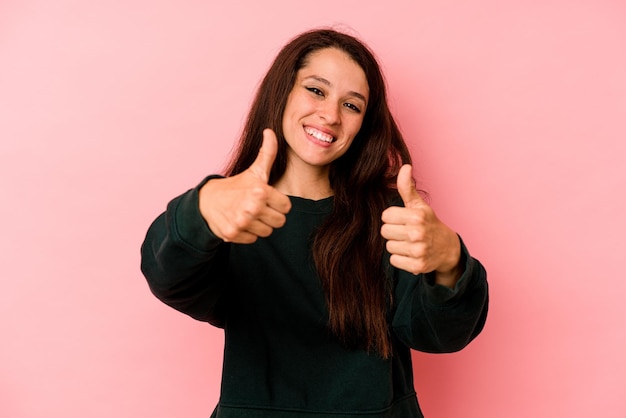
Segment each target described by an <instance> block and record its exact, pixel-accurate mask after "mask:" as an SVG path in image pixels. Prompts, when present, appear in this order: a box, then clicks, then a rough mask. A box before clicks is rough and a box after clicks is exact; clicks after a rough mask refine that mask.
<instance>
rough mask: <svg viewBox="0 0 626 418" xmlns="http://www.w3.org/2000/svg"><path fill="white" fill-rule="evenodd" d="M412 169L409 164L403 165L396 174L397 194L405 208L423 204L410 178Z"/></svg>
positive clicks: (411, 177)
mask: <svg viewBox="0 0 626 418" xmlns="http://www.w3.org/2000/svg"><path fill="white" fill-rule="evenodd" d="M412 172H413V168H412V167H411V166H410V165H409V164H405V165H403V166H402V167H401V168H400V171H399V172H398V179H397V185H398V193H400V197H401V198H402V201H403V202H404V206H405V207H407V208H411V207H416V206H419V205H421V204H423V203H424V200H423V199H422V197H421V196H420V194H419V193H418V192H417V190H416V189H415V185H414V183H413V176H412Z"/></svg>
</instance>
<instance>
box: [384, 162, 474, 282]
mask: <svg viewBox="0 0 626 418" xmlns="http://www.w3.org/2000/svg"><path fill="white" fill-rule="evenodd" d="M411 172H412V168H411V166H410V165H404V166H402V168H401V169H400V172H399V173H398V180H397V182H398V183H397V184H398V192H399V193H400V197H402V200H403V202H404V207H397V206H392V207H389V208H387V209H386V210H385V211H384V212H383V214H382V220H383V226H382V228H381V235H382V236H383V238H385V239H386V240H387V251H389V253H390V254H391V259H390V262H391V264H392V265H393V266H395V267H397V268H399V269H402V270H406V271H408V272H410V273H413V274H420V273H431V272H435V282H436V283H439V284H442V285H444V286H448V287H454V285H455V284H456V281H457V280H458V279H459V277H460V276H461V273H462V271H461V268H460V266H459V260H460V258H461V244H460V241H459V237H458V236H457V234H456V233H455V232H454V231H452V230H451V229H450V228H449V227H448V226H447V225H445V224H444V223H443V222H441V221H440V220H439V219H438V218H437V216H436V215H435V212H434V211H433V210H432V209H431V207H430V206H428V204H426V202H425V201H424V200H423V199H422V197H421V196H420V194H419V193H418V191H417V190H416V189H415V186H414V185H413V179H412V175H411Z"/></svg>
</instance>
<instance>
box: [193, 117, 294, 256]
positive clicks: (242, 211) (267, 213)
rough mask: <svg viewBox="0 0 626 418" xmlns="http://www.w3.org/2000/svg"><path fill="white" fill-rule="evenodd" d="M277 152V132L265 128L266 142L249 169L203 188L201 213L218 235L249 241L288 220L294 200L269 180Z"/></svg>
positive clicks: (264, 140) (230, 240) (240, 241)
mask: <svg viewBox="0 0 626 418" xmlns="http://www.w3.org/2000/svg"><path fill="white" fill-rule="evenodd" d="M277 152H278V141H277V139H276V134H275V133H274V132H273V131H272V130H271V129H265V130H264V131H263V145H262V146H261V149H260V150H259V154H258V156H257V158H256V160H255V161H254V162H253V163H252V165H251V166H250V167H248V169H247V170H245V171H243V172H241V173H239V174H237V175H235V176H232V177H227V178H223V179H213V180H210V181H208V182H207V183H206V184H205V185H204V186H203V187H202V188H201V189H200V194H199V199H200V203H199V204H200V213H201V214H202V216H203V217H204V219H205V221H206V222H207V224H208V225H209V228H210V229H211V231H213V233H214V234H215V235H216V236H217V237H219V238H221V239H223V240H224V241H227V242H235V243H240V244H249V243H252V242H254V241H256V240H257V238H258V237H267V236H269V235H270V234H271V233H272V231H273V230H274V229H276V228H280V227H281V226H283V225H284V224H285V221H286V217H285V215H286V214H287V213H288V212H289V210H290V209H291V202H290V201H289V198H288V197H287V196H286V195H284V194H282V193H280V192H279V191H278V190H276V189H275V188H273V187H272V186H270V185H269V184H268V181H269V176H270V171H271V169H272V165H273V164H274V159H275V158H276V153H277Z"/></svg>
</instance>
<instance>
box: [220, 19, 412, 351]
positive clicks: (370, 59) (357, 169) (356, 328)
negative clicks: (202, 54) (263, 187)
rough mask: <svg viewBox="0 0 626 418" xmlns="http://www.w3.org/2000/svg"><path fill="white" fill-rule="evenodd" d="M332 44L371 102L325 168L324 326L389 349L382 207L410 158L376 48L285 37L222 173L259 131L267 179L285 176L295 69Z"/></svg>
mask: <svg viewBox="0 0 626 418" xmlns="http://www.w3.org/2000/svg"><path fill="white" fill-rule="evenodd" d="M325 48H337V49H340V50H342V51H344V52H345V53H347V54H348V55H349V56H350V57H351V58H352V59H353V60H354V62H356V63H357V64H358V65H359V66H360V67H361V68H362V69H363V71H364V72H365V76H366V78H367V81H368V85H369V102H368V105H367V110H366V112H365V115H364V119H363V124H362V126H361V129H360V131H359V133H358V134H357V136H356V137H355V139H354V141H353V142H352V145H351V146H350V148H349V149H348V150H347V152H346V153H345V154H344V155H343V156H342V157H340V158H339V159H337V160H336V161H334V162H333V163H332V164H331V167H330V174H329V175H330V185H331V187H332V189H333V192H334V205H333V211H332V213H331V214H330V216H328V217H327V219H326V221H325V222H324V224H323V225H321V227H320V228H319V230H318V231H317V232H316V234H315V237H314V240H313V246H312V252H313V260H314V262H315V266H316V268H317V271H318V274H319V276H320V279H321V282H322V286H323V288H324V292H325V295H326V300H327V303H328V308H329V327H330V330H331V331H332V333H333V334H334V335H335V336H337V337H338V339H339V340H340V341H341V342H342V343H343V344H344V345H346V346H347V347H350V348H362V349H365V350H368V351H370V350H375V351H377V352H378V353H379V354H380V355H381V356H382V357H384V358H388V357H389V356H390V355H391V343H390V339H389V338H390V336H389V329H388V324H387V313H388V308H389V306H390V304H391V295H392V283H391V278H390V277H388V275H387V272H386V269H385V266H384V263H383V255H384V246H385V242H384V240H383V238H382V236H381V235H380V228H381V226H382V221H381V213H382V212H383V210H384V209H385V208H387V207H388V206H389V203H390V198H391V196H392V194H393V190H394V186H395V179H396V175H397V174H398V171H399V169H400V167H401V166H402V164H405V163H410V162H411V157H410V155H409V151H408V149H407V147H406V144H405V142H404V140H403V138H402V135H401V133H400V131H399V129H398V127H397V125H396V123H395V121H394V119H393V117H392V115H391V113H390V111H389V108H388V105H387V94H386V88H385V81H384V78H383V75H382V73H381V71H380V67H379V65H378V63H377V61H376V58H375V57H374V55H373V53H372V52H371V51H370V50H369V49H368V48H367V47H366V46H365V45H364V44H363V43H361V42H360V41H359V40H357V39H356V38H354V37H353V36H350V35H347V34H345V33H341V32H338V31H335V30H332V29H318V30H312V31H309V32H305V33H303V34H301V35H299V36H297V37H296V38H294V39H293V40H292V41H291V42H289V43H288V44H287V45H286V46H285V47H283V49H282V50H281V51H280V52H279V53H278V55H277V57H276V59H275V60H274V62H273V64H272V65H271V67H270V69H269V70H268V72H267V74H266V75H265V78H264V79H263V81H262V82H261V85H260V86H259V89H258V91H257V94H256V96H255V99H254V101H253V103H252V106H251V109H250V112H249V114H248V118H247V121H246V124H245V126H244V129H243V132H242V135H241V138H240V141H239V144H238V147H237V149H236V150H235V153H234V157H233V159H232V161H231V162H230V164H229V166H228V167H227V170H226V174H227V175H235V174H238V173H241V172H242V171H244V170H246V169H247V168H248V167H249V166H250V165H251V164H252V162H253V161H254V160H255V158H256V156H257V154H258V151H259V148H260V147H261V142H262V138H263V129H265V128H271V129H273V130H274V132H275V133H276V137H277V138H278V154H277V156H276V160H275V162H274V165H273V167H272V171H271V173H270V183H274V182H275V181H277V180H278V179H280V177H281V176H282V175H283V174H284V172H285V168H286V166H287V145H286V142H285V139H284V136H283V131H282V118H283V113H284V110H285V106H286V103H287V97H288V96H289V93H290V92H291V90H292V88H293V86H294V84H295V81H296V76H297V73H298V71H299V70H300V69H301V68H302V67H304V66H305V65H306V61H307V58H308V57H309V56H310V54H311V53H313V52H315V51H317V50H320V49H325Z"/></svg>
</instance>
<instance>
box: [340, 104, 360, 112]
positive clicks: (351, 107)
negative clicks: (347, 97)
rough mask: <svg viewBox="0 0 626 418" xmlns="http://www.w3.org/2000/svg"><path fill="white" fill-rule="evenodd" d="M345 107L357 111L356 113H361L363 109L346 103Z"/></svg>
mask: <svg viewBox="0 0 626 418" xmlns="http://www.w3.org/2000/svg"><path fill="white" fill-rule="evenodd" d="M343 105H344V106H345V107H347V108H348V109H350V110H353V111H355V112H356V113H361V109H360V108H359V107H358V106H356V105H353V104H352V103H344V104H343Z"/></svg>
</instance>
